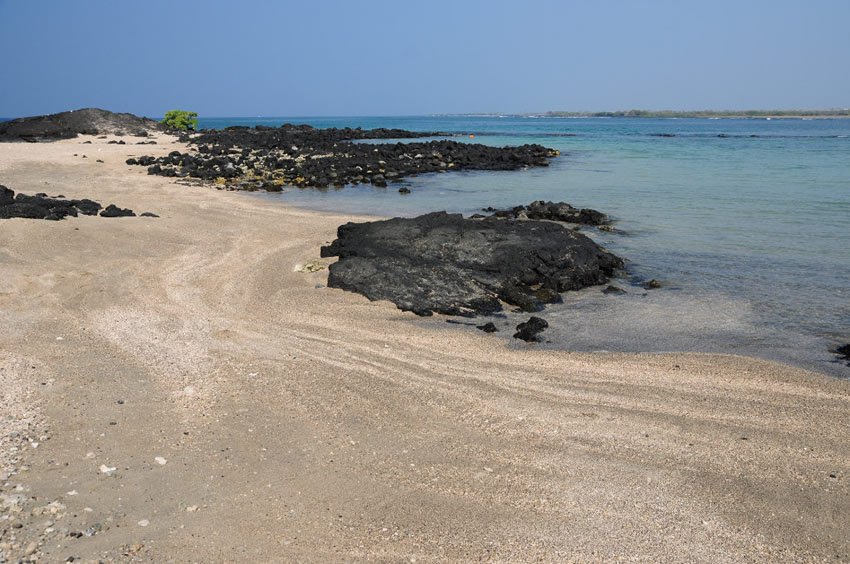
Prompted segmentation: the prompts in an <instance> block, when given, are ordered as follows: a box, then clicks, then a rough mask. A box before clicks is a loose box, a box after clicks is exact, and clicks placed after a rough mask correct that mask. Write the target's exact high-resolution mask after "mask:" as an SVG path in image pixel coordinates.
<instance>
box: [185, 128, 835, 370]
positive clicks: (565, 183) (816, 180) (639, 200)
mask: <svg viewBox="0 0 850 564" xmlns="http://www.w3.org/2000/svg"><path fill="white" fill-rule="evenodd" d="M286 121H290V122H302V123H310V124H312V125H315V126H317V127H330V126H340V127H342V126H351V127H357V126H360V127H364V128H371V127H399V128H405V129H413V130H420V131H435V130H436V131H446V132H463V133H474V134H475V135H476V137H475V140H474V141H475V142H480V143H486V144H492V145H509V144H510V145H516V144H522V143H540V144H543V145H546V146H548V147H553V148H556V149H559V150H561V152H562V156H561V157H560V158H558V159H555V160H554V161H553V162H552V165H551V166H550V167H548V168H544V169H530V170H526V171H520V172H462V173H449V174H432V175H424V176H421V177H417V178H411V179H408V180H407V181H406V182H405V185H407V186H408V187H410V188H411V190H412V193H411V194H409V195H404V196H403V195H400V194H398V192H397V191H396V190H395V189H394V188H393V187H392V186H391V187H390V188H387V189H380V188H372V187H364V186H358V187H346V188H344V189H342V190H330V191H328V192H319V191H315V190H298V189H293V190H291V191H288V192H286V193H284V194H282V195H280V196H277V197H280V198H281V199H283V200H285V201H287V202H290V203H293V204H296V205H299V206H303V207H308V208H313V209H322V210H334V211H343V212H350V213H367V214H377V215H418V214H420V213H424V212H427V211H434V210H442V209H445V210H448V211H458V212H464V213H473V212H475V211H477V210H479V209H480V208H482V207H486V206H496V207H507V206H512V205H517V204H523V203H528V202H530V201H532V200H536V199H546V200H555V201H561V200H563V201H567V202H570V203H571V204H573V205H576V206H580V207H592V208H596V209H599V210H601V211H604V212H606V213H608V214H609V215H611V216H612V217H614V218H615V219H616V220H617V223H616V226H617V228H618V229H619V230H620V231H621V232H620V233H614V234H611V233H601V232H597V231H595V230H589V231H587V232H588V234H590V235H591V236H592V237H594V238H596V239H597V240H598V241H600V242H601V243H602V244H604V245H605V246H606V247H608V248H609V249H610V250H612V251H613V252H615V253H616V254H619V255H620V256H622V257H624V258H626V259H627V260H628V275H627V277H626V278H625V279H624V280H622V281H621V282H620V284H621V285H622V286H623V287H625V288H626V289H627V290H628V291H629V293H628V294H626V295H623V296H605V295H602V294H601V293H600V292H599V289H589V290H586V291H583V292H579V293H576V294H570V295H567V296H565V303H564V304H563V305H558V306H553V307H550V308H548V309H547V311H546V312H544V314H543V315H544V317H546V318H547V319H548V320H549V321H550V325H551V328H550V329H549V330H548V331H547V333H546V335H547V338H548V339H549V340H550V341H551V343H550V344H549V345H547V346H553V347H563V348H568V349H571V350H619V351H673V350H676V351H705V352H729V353H736V354H747V355H753V356H760V357H764V358H770V359H775V360H782V361H786V362H791V363H793V364H797V365H800V366H804V367H806V368H810V369H814V370H818V371H821V372H827V373H830V374H833V375H837V376H850V368H848V367H846V366H845V365H843V364H840V363H835V362H833V360H834V357H833V356H832V355H831V354H830V353H829V352H828V350H829V349H830V348H831V347H834V346H835V345H836V344H839V343H843V342H848V341H850V120H844V119H826V120H790V119H774V120H763V119H759V120H733V119H719V120H717V119H629V118H612V119H599V118H592V119H564V118H544V117H540V118H529V117H504V118H498V117H480V116H468V117H464V116H435V117H393V118H389V117H386V118H299V119H286V118H268V119H259V118H258V119H242V120H234V119H230V118H219V119H208V120H202V123H201V126H202V127H221V126H224V125H233V124H236V123H242V124H248V125H253V124H264V125H278V124H280V123H283V122H286ZM669 135H673V136H672V137H671V136H669ZM457 139H458V140H463V141H469V139H468V138H467V137H458V138H457ZM632 278H633V279H635V280H638V279H648V278H656V279H659V280H661V281H662V283H663V284H664V288H663V289H661V290H655V291H650V292H646V291H643V290H642V289H641V288H640V287H639V286H632V285H630V279H632ZM509 317H510V318H511V322H513V317H514V316H512V315H511V316H509Z"/></svg>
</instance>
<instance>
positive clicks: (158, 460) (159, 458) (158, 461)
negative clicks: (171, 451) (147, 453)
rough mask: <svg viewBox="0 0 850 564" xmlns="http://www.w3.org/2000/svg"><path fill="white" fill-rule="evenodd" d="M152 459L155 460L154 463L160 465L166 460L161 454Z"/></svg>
mask: <svg viewBox="0 0 850 564" xmlns="http://www.w3.org/2000/svg"><path fill="white" fill-rule="evenodd" d="M154 460H156V463H157V464H159V465H160V466H165V464H166V463H167V462H168V461H167V460H166V459H164V458H163V457H161V456H157V457H156V458H154Z"/></svg>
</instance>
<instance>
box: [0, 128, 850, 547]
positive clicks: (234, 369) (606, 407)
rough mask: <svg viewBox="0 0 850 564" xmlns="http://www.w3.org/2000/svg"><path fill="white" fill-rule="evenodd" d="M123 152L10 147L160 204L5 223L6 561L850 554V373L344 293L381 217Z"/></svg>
mask: <svg viewBox="0 0 850 564" xmlns="http://www.w3.org/2000/svg"><path fill="white" fill-rule="evenodd" d="M110 139H113V138H112V137H110V138H108V139H98V138H93V137H80V138H78V139H72V140H67V141H59V142H55V143H37V144H29V143H4V144H0V184H3V185H6V186H8V187H9V188H12V189H13V190H15V191H16V192H24V193H27V194H33V193H36V192H47V193H48V194H50V195H58V194H62V195H64V196H65V197H68V198H91V199H94V200H97V201H99V202H102V203H104V205H105V204H107V203H115V204H116V205H118V206H120V207H129V208H132V209H133V210H135V211H136V212H137V213H139V212H144V211H150V212H153V213H156V214H158V215H159V216H160V217H159V218H144V217H135V218H114V219H107V218H101V217H83V216H81V217H79V218H68V219H66V220H64V221H60V222H51V221H38V220H21V219H13V220H0V241H2V244H0V280H2V284H0V328H2V331H0V335H2V339H0V414H2V416H0V433H2V436H0V449H2V452H0V463H2V465H3V467H2V468H0V478H2V479H0V531H2V536H0V555H2V556H5V558H6V559H7V561H16V560H17V559H18V558H24V557H26V558H30V559H32V558H33V557H37V558H38V560H39V561H43V562H63V561H66V559H68V558H69V557H73V558H74V559H75V561H77V560H80V561H97V560H103V561H152V562H163V561H175V562H190V561H195V562H218V561H254V562H266V561H307V562H327V561H359V560H374V561H406V562H413V561H416V562H439V561H469V560H485V561H503V562H517V561H545V562H564V561H577V562H592V561H652V562H668V561H669V562H743V561H746V562H777V561H793V562H798V561H833V562H834V561H850V440H848V436H850V434H848V432H850V382H848V381H842V380H837V379H831V378H828V377H826V376H823V375H819V374H815V373H811V372H806V371H803V370H800V369H797V368H792V367H788V366H784V365H780V364H775V363H770V362H765V361H760V360H755V359H749V358H742V357H735V356H719V355H696V354H663V355H662V354H653V355H634V354H630V355H626V354H613V353H605V354H602V353H599V354H576V353H564V352H556V351H540V350H538V349H537V348H536V347H535V345H528V346H525V345H524V346H523V347H520V348H515V347H506V346H505V344H504V341H502V340H500V339H497V338H493V337H490V336H488V335H485V334H483V333H480V332H476V331H467V330H463V329H460V328H458V327H452V326H450V325H447V324H446V323H444V321H443V320H442V319H441V318H440V317H439V316H435V317H434V318H431V319H426V320H423V319H421V318H417V317H416V316H414V315H413V314H410V313H403V312H401V311H399V310H397V309H396V307H395V306H394V305H392V304H390V303H387V302H369V301H368V300H367V299H365V298H363V297H362V296H359V295H355V294H351V293H347V292H343V291H340V290H334V289H328V288H326V287H325V286H324V285H325V282H326V278H327V270H320V271H318V272H302V271H301V269H300V268H299V266H301V265H304V264H307V263H310V262H312V261H315V260H317V259H318V257H319V247H320V246H321V245H323V244H327V243H328V242H329V241H330V240H332V239H333V238H334V236H335V232H336V228H337V226H338V225H340V224H341V223H344V222H346V221H349V220H351V219H357V218H352V217H348V216H342V215H332V214H325V213H318V212H308V211H303V210H299V209H295V208H293V207H291V206H287V205H286V204H284V203H283V202H279V201H274V200H273V199H271V198H258V197H255V196H252V195H247V194H239V193H232V192H224V191H217V190H214V189H211V188H208V187H201V186H184V185H180V184H177V183H176V182H175V181H174V179H168V178H162V177H157V176H148V175H147V174H146V172H145V169H144V168H143V167H130V166H127V165H126V164H124V161H125V160H126V159H127V158H128V157H129V156H132V155H134V156H139V155H155V156H160V155H165V154H167V153H168V152H169V151H171V150H173V149H174V148H175V145H174V143H175V142H174V140H173V138H168V137H166V136H164V135H160V136H159V139H158V140H159V144H158V145H151V146H135V145H132V144H128V145H114V144H112V145H109V144H107V141H108V140H110ZM127 139H130V138H127ZM87 140H90V141H92V144H83V142H84V141H87ZM129 142H132V141H129ZM75 154H76V155H75ZM82 155H86V158H83V157H82ZM98 159H99V160H102V161H103V162H97V161H98ZM284 199H285V196H284ZM423 211H425V210H423ZM428 211H430V210H428ZM322 264H327V260H326V259H325V262H323V263H322Z"/></svg>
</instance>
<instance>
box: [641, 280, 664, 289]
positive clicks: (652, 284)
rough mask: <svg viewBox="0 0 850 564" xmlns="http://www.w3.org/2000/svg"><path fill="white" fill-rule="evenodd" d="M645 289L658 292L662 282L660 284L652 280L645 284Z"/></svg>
mask: <svg viewBox="0 0 850 564" xmlns="http://www.w3.org/2000/svg"><path fill="white" fill-rule="evenodd" d="M643 287H644V288H646V289H647V290H657V289H658V288H660V287H661V282H659V281H658V280H656V279H655V278H653V279H652V280H650V281H649V282H647V283H646V284H644V285H643Z"/></svg>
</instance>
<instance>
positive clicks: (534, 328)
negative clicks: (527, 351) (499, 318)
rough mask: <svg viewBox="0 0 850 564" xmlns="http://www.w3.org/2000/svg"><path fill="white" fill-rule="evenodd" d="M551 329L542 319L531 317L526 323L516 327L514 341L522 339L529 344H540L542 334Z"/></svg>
mask: <svg viewBox="0 0 850 564" xmlns="http://www.w3.org/2000/svg"><path fill="white" fill-rule="evenodd" d="M547 327H549V323H548V322H547V321H546V320H545V319H542V318H540V317H535V316H531V317H530V318H529V319H528V321H526V322H525V323H520V324H519V325H517V326H516V333H514V339H522V340H523V341H525V342H527V343H534V342H540V341H541V340H542V338H541V337H540V333H541V332H543V330H544V329H546V328H547Z"/></svg>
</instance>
